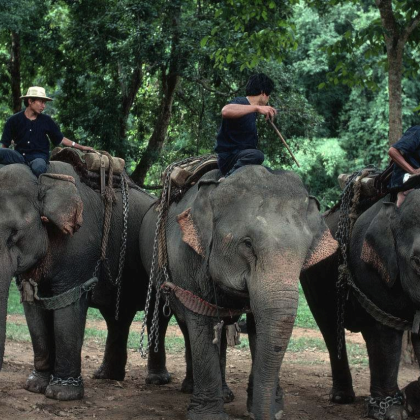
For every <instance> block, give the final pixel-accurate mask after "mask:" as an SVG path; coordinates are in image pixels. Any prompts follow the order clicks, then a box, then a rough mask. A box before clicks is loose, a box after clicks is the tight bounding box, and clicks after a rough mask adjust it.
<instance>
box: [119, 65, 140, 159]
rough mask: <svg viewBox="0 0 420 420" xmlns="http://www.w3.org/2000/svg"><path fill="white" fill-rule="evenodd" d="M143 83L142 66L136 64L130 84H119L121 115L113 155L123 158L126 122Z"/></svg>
mask: <svg viewBox="0 0 420 420" xmlns="http://www.w3.org/2000/svg"><path fill="white" fill-rule="evenodd" d="M142 81H143V70H142V64H141V63H138V64H137V66H136V68H135V69H134V72H133V74H132V75H131V78H130V82H129V83H128V86H127V85H125V84H124V83H121V90H122V104H121V105H122V106H121V115H120V119H119V120H120V123H119V125H120V127H119V139H120V141H119V142H118V145H117V147H116V150H115V153H116V154H117V155H118V156H121V157H123V158H124V157H125V154H126V148H125V147H124V143H125V139H126V137H127V121H128V117H129V115H130V111H131V108H132V106H133V103H134V100H135V99H136V95H137V93H138V91H139V89H140V86H141V84H142Z"/></svg>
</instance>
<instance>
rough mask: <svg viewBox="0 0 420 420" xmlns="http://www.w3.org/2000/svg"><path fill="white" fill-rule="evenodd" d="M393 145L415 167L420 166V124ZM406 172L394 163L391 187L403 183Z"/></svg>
mask: <svg viewBox="0 0 420 420" xmlns="http://www.w3.org/2000/svg"><path fill="white" fill-rule="evenodd" d="M392 147H394V148H395V149H397V150H398V151H399V152H400V153H401V154H402V155H403V156H404V159H405V160H406V161H407V162H408V163H409V164H410V165H411V166H412V167H413V168H414V169H418V168H420V125H415V126H413V127H411V128H409V129H408V130H407V131H406V132H405V133H404V134H403V136H402V137H401V138H400V139H399V140H398V141H397V142H396V143H395V144H393V145H392ZM405 174H406V172H405V171H404V170H403V169H402V168H401V167H400V166H399V165H397V164H396V163H394V167H393V171H392V177H391V188H395V187H400V186H401V185H403V178H404V175H405Z"/></svg>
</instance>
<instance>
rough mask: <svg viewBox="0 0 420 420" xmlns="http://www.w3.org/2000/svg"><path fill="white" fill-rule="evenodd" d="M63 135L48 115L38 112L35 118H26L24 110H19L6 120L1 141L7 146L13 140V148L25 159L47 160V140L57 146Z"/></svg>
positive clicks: (48, 147)
mask: <svg viewBox="0 0 420 420" xmlns="http://www.w3.org/2000/svg"><path fill="white" fill-rule="evenodd" d="M63 137H64V136H63V134H62V133H61V131H60V129H59V128H58V126H57V124H56V123H55V122H54V121H53V119H52V118H51V117H50V116H48V115H45V114H40V115H38V117H37V118H36V119H35V120H30V119H29V118H26V116H25V114H24V111H21V112H18V113H17V114H14V115H12V116H11V117H10V118H9V119H8V120H7V122H6V125H5V126H4V131H3V136H2V138H1V142H2V143H3V144H4V145H5V146H7V147H9V146H10V144H11V142H12V140H13V141H14V142H15V150H16V151H18V152H19V153H20V154H22V155H23V156H24V157H25V159H27V160H32V159H35V158H43V159H45V160H48V158H49V152H50V142H49V140H51V142H52V143H53V144H54V146H58V145H59V144H60V143H61V141H62V140H63ZM48 139H49V140H48Z"/></svg>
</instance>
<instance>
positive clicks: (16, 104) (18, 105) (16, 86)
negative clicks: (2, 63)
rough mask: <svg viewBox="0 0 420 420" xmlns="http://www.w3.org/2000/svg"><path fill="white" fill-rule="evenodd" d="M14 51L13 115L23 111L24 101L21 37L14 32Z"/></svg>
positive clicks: (11, 62) (12, 80)
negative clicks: (21, 74) (21, 89)
mask: <svg viewBox="0 0 420 420" xmlns="http://www.w3.org/2000/svg"><path fill="white" fill-rule="evenodd" d="M11 36H12V49H11V53H10V80H11V89H12V110H13V113H14V114H16V112H19V111H20V110H21V109H22V99H20V96H21V91H20V36H19V34H18V33H16V32H13V31H12V34H11Z"/></svg>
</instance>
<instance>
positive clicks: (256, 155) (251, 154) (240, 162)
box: [226, 149, 264, 176]
mask: <svg viewBox="0 0 420 420" xmlns="http://www.w3.org/2000/svg"><path fill="white" fill-rule="evenodd" d="M263 162H264V153H263V152H261V150H257V149H245V150H241V151H240V152H239V153H238V154H237V155H236V156H235V163H234V164H233V167H232V168H231V169H230V170H229V171H228V172H227V174H226V176H228V175H231V174H232V173H233V172H235V171H236V170H237V169H239V168H241V167H242V166H246V165H261V164H262V163H263Z"/></svg>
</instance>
